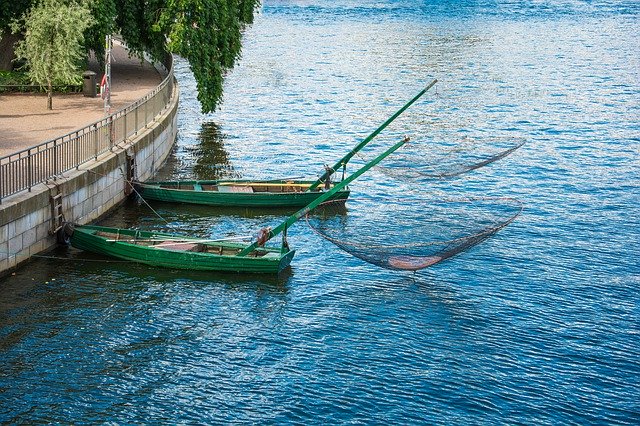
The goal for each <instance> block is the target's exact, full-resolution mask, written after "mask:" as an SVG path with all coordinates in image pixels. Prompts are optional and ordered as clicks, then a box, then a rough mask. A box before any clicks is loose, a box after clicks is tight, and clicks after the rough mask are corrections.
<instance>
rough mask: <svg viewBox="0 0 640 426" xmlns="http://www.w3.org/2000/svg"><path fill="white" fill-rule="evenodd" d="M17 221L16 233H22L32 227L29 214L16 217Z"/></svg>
mask: <svg viewBox="0 0 640 426" xmlns="http://www.w3.org/2000/svg"><path fill="white" fill-rule="evenodd" d="M15 223H16V234H22V233H23V232H24V231H26V230H27V229H29V228H30V226H29V216H22V217H20V218H18V219H16V221H15Z"/></svg>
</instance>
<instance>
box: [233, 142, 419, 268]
mask: <svg viewBox="0 0 640 426" xmlns="http://www.w3.org/2000/svg"><path fill="white" fill-rule="evenodd" d="M408 141H409V138H404V139H403V140H401V141H400V142H398V143H396V144H395V145H393V146H392V147H391V148H389V149H388V150H386V151H385V152H383V153H382V154H380V155H378V156H377V157H376V158H374V159H373V160H371V161H370V162H368V163H367V164H365V165H364V166H362V167H361V168H360V169H358V170H357V171H356V172H354V173H353V174H352V175H351V176H349V177H348V178H346V179H344V180H342V181H341V182H338V183H336V184H335V186H334V187H333V188H331V190H329V191H327V192H325V193H323V194H322V195H320V196H319V197H318V198H316V199H315V200H313V201H312V202H310V203H309V204H307V206H305V207H303V208H301V209H300V210H298V211H297V212H295V213H294V214H292V215H291V216H289V217H288V218H287V220H285V221H284V222H282V223H281V224H280V225H278V226H276V227H275V228H274V229H268V228H267V229H266V230H265V235H264V236H263V238H262V239H261V241H256V242H255V243H253V244H251V245H249V246H247V247H245V248H244V249H243V250H242V251H241V252H240V253H238V254H237V256H246V255H248V254H249V253H251V252H252V251H254V250H255V249H256V248H257V247H258V246H259V245H260V244H264V243H265V242H266V241H268V240H270V239H271V238H273V237H275V236H276V235H278V234H279V233H281V232H282V231H283V230H284V229H287V228H289V227H290V226H291V225H293V224H294V223H296V222H297V221H298V220H299V219H300V218H301V217H303V216H305V215H306V214H307V213H309V212H310V211H311V210H313V209H315V208H316V207H318V206H319V205H320V204H322V203H324V202H325V201H327V200H328V199H329V198H331V197H332V196H333V195H334V194H335V193H336V192H338V191H340V190H341V189H342V188H344V187H345V186H347V185H349V184H350V183H351V182H353V181H354V180H356V179H357V178H358V177H360V176H361V175H362V174H363V173H365V172H366V171H367V170H369V169H370V168H372V167H373V166H375V165H376V164H378V163H379V162H381V161H382V160H384V159H385V158H386V157H387V156H388V155H389V154H391V153H392V152H394V151H395V150H397V149H398V148H400V147H401V146H402V145H404V144H405V143H407V142H408Z"/></svg>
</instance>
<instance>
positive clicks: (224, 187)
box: [218, 185, 253, 192]
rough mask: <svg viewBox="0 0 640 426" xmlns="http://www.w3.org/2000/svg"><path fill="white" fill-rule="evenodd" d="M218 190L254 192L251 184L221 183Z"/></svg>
mask: <svg viewBox="0 0 640 426" xmlns="http://www.w3.org/2000/svg"><path fill="white" fill-rule="evenodd" d="M218 192H253V188H251V187H250V186H237V185H220V186H218Z"/></svg>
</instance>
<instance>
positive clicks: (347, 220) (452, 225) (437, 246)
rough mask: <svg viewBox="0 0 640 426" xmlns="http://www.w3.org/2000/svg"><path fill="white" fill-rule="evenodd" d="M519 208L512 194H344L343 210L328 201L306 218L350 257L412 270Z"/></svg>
mask: <svg viewBox="0 0 640 426" xmlns="http://www.w3.org/2000/svg"><path fill="white" fill-rule="evenodd" d="M340 208H341V209H343V213H341V214H337V212H338V209H340ZM521 211H522V204H521V203H520V202H519V201H518V200H516V199H512V198H459V199H439V200H436V199H430V200H425V199H419V198H411V199H395V200H390V199H387V200H384V201H383V202H367V203H363V202H362V201H359V200H350V202H349V208H348V212H347V214H344V205H342V206H340V205H338V204H337V203H335V202H328V203H324V204H323V205H321V206H320V207H318V208H316V209H315V210H314V211H313V212H311V213H309V214H308V215H307V217H306V219H307V223H308V224H309V226H310V227H311V228H312V229H313V230H314V231H315V232H316V233H317V234H318V235H320V236H321V237H323V238H325V239H326V240H328V241H330V242H332V243H333V244H335V245H337V246H338V247H339V248H341V249H342V250H344V251H346V252H347V253H350V254H351V255H353V256H355V257H358V258H360V259H362V260H364V261H366V262H369V263H371V264H374V265H377V266H380V267H383V268H387V269H392V270H405V271H418V270H421V269H424V268H427V267H430V266H433V265H436V264H438V263H440V262H442V261H444V260H446V259H449V258H451V257H453V256H455V255H457V254H459V253H461V252H463V251H465V250H467V249H469V248H471V247H473V246H475V245H476V244H479V243H480V242H482V241H484V240H486V239H487V238H489V237H490V236H491V235H493V234H495V233H496V232H498V231H499V230H500V229H502V228H504V227H505V226H507V225H508V224H509V223H511V222H512V221H513V220H514V219H515V218H516V217H517V216H518V215H519V214H520V212H521Z"/></svg>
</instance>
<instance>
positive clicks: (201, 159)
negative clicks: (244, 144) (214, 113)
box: [193, 122, 241, 180]
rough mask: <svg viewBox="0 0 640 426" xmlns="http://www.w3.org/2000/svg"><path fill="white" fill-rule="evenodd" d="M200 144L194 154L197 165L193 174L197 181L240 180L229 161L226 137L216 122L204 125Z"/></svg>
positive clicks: (238, 174)
mask: <svg viewBox="0 0 640 426" xmlns="http://www.w3.org/2000/svg"><path fill="white" fill-rule="evenodd" d="M199 139H200V143H199V144H198V148H197V150H196V152H195V153H194V154H195V155H194V157H195V165H194V166H193V172H194V174H195V176H196V178H197V179H201V180H203V179H227V178H240V177H241V176H240V173H239V172H237V171H235V169H234V168H233V166H232V165H231V161H230V160H229V154H228V153H227V151H225V149H224V141H225V139H226V135H225V134H224V133H223V132H222V131H221V130H220V127H219V126H218V125H217V124H216V123H214V122H205V123H202V129H201V130H200V137H199Z"/></svg>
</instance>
